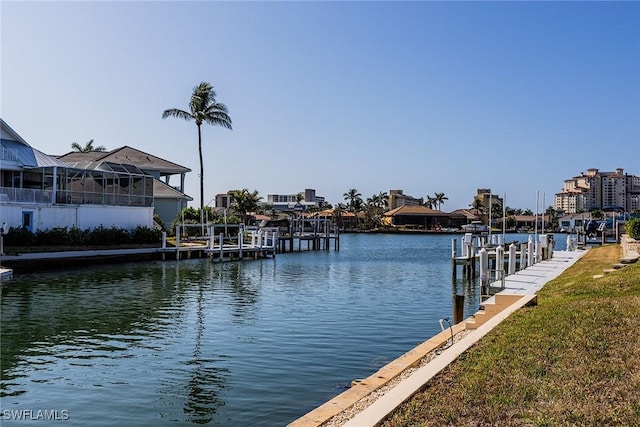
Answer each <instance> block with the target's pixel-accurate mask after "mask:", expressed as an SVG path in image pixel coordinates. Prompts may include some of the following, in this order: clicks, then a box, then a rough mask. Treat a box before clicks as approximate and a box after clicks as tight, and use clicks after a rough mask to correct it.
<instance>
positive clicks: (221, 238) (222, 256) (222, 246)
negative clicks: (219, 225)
mask: <svg viewBox="0 0 640 427" xmlns="http://www.w3.org/2000/svg"><path fill="white" fill-rule="evenodd" d="M223 259H224V233H220V261H222V260H223Z"/></svg>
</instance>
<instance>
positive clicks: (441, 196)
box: [435, 193, 449, 210]
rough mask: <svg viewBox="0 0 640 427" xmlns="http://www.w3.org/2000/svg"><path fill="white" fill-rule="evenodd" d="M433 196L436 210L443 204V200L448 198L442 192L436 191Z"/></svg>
mask: <svg viewBox="0 0 640 427" xmlns="http://www.w3.org/2000/svg"><path fill="white" fill-rule="evenodd" d="M435 196H436V197H435V202H436V206H437V207H438V210H440V208H441V207H442V205H444V201H445V200H449V198H448V197H447V196H445V195H444V193H436V194H435Z"/></svg>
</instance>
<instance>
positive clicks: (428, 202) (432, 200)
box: [422, 196, 436, 209]
mask: <svg viewBox="0 0 640 427" xmlns="http://www.w3.org/2000/svg"><path fill="white" fill-rule="evenodd" d="M422 206H426V207H427V208H429V209H433V208H434V207H435V206H436V199H435V198H433V197H431V196H427V198H426V199H425V201H424V203H422Z"/></svg>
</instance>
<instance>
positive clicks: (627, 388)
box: [382, 245, 640, 426]
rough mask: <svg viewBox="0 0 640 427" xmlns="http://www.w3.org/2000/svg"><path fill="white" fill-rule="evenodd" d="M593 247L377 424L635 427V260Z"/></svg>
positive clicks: (639, 351) (638, 308) (638, 361)
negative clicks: (625, 263) (626, 261)
mask: <svg viewBox="0 0 640 427" xmlns="http://www.w3.org/2000/svg"><path fill="white" fill-rule="evenodd" d="M620 256H621V249H620V247H619V246H618V245H607V246H602V247H596V248H593V249H591V250H589V252H587V254H585V256H583V257H582V258H581V259H580V260H579V261H578V262H577V263H576V264H574V265H573V266H572V267H570V268H569V269H567V270H566V271H565V272H564V273H563V274H562V275H561V276H560V277H558V278H556V279H555V280H553V281H551V282H549V283H548V284H547V285H546V286H545V287H544V288H543V289H542V290H541V291H540V293H539V294H538V305H537V306H535V307H529V308H524V309H522V310H519V311H518V312H516V313H514V314H513V315H511V316H510V317H509V318H508V319H507V320H506V321H505V322H503V323H502V324H500V325H499V326H498V327H497V328H495V329H494V330H493V331H492V332H491V333H490V334H489V335H487V336H486V337H485V338H483V339H482V340H481V341H480V342H479V343H478V344H477V345H475V346H474V347H472V348H471V349H469V350H468V351H467V352H466V353H464V354H463V355H462V356H461V357H460V358H459V359H458V360H457V361H455V362H454V363H452V364H451V365H450V366H449V367H448V368H446V369H445V370H444V371H443V372H442V373H441V374H439V375H438V376H437V377H436V378H434V379H433V380H432V381H431V382H429V383H428V384H427V385H426V386H425V388H424V389H423V390H422V391H420V392H419V393H417V394H416V395H415V396H414V397H412V398H411V399H409V400H408V401H407V402H405V403H404V404H403V405H402V406H400V407H399V408H398V409H397V410H396V411H395V412H394V413H393V414H391V415H390V416H389V418H388V419H387V420H385V421H384V423H383V424H382V425H384V426H442V425H452V426H516V425H517V426H521V425H524V426H567V425H577V426H640V263H636V264H633V265H631V266H629V267H626V268H624V269H621V270H618V271H616V272H614V273H610V274H607V275H605V276H604V277H601V278H594V277H593V276H594V275H598V274H602V273H603V270H605V269H608V268H611V265H612V264H615V263H617V262H618V259H619V258H620Z"/></svg>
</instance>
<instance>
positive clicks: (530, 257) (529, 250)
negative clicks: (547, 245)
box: [527, 235, 533, 267]
mask: <svg viewBox="0 0 640 427" xmlns="http://www.w3.org/2000/svg"><path fill="white" fill-rule="evenodd" d="M532 265H533V237H532V236H531V235H529V240H528V241H527V267H530V266H532Z"/></svg>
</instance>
